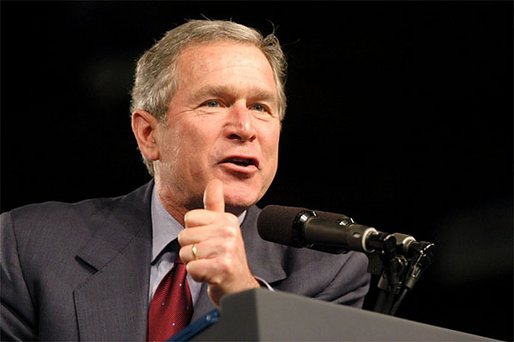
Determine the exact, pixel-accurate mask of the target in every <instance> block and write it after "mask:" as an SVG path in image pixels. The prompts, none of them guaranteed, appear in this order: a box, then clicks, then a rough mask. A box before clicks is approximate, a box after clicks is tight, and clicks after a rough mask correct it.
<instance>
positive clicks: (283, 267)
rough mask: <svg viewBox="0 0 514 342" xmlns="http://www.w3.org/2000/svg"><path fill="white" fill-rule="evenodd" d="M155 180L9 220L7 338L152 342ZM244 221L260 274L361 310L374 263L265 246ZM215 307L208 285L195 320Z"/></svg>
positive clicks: (5, 218)
mask: <svg viewBox="0 0 514 342" xmlns="http://www.w3.org/2000/svg"><path fill="white" fill-rule="evenodd" d="M152 186H153V182H150V183H149V184H147V185H145V186H143V187H141V188H139V189H137V190H135V191H134V192H132V193H130V194H128V195H126V196H123V197H117V198H105V199H92V200H86V201H83V202H80V203H74V204H67V203H59V202H48V203H44V204H36V205H29V206H25V207H22V208H18V209H15V210H12V211H11V212H7V213H3V214H2V215H1V246H0V247H1V257H0V261H1V270H2V273H1V276H2V278H1V298H2V312H1V330H2V338H3V339H9V338H11V337H18V338H20V339H23V340H30V339H37V338H39V339H41V340H79V339H80V340H95V341H96V340H109V341H127V340H139V341H143V340H145V339H146V325H147V312H148V286H149V277H150V275H149V274H150V267H149V266H150V259H151V241H152V236H151V234H152V230H151V217H150V200H151V191H152ZM259 211H260V209H258V208H257V207H256V206H253V207H251V208H250V209H249V210H248V213H247V215H246V218H245V221H244V223H243V224H242V228H241V229H242V232H243V237H244V240H245V244H246V245H245V246H246V251H247V255H248V262H249V264H250V268H251V270H252V272H253V273H254V274H255V275H257V276H259V277H262V278H263V279H265V280H266V281H268V282H269V283H270V284H271V285H272V286H273V287H274V288H275V289H277V290H281V291H288V292H292V293H296V294H300V295H305V296H309V297H313V298H319V299H322V300H326V301H332V302H336V303H342V304H348V305H353V306H361V305H362V303H363V300H364V296H365V295H366V293H367V291H368V288H369V280H370V276H369V274H368V273H367V272H366V269H367V262H368V260H367V257H366V256H365V255H364V254H361V253H354V252H350V253H347V254H336V255H334V254H328V253H322V252H317V251H313V250H308V249H297V248H290V247H286V246H282V245H278V244H274V243H271V242H267V241H264V240H262V239H261V238H260V237H259V236H258V232H257V228H256V222H257V217H258V214H259ZM212 308H213V305H212V303H211V302H210V300H209V298H208V296H207V291H206V288H205V286H204V287H203V288H202V291H201V294H200V297H199V298H198V301H197V303H196V305H195V311H194V316H193V320H195V319H197V318H199V317H200V316H201V315H203V314H205V313H206V312H208V311H209V310H211V309H212Z"/></svg>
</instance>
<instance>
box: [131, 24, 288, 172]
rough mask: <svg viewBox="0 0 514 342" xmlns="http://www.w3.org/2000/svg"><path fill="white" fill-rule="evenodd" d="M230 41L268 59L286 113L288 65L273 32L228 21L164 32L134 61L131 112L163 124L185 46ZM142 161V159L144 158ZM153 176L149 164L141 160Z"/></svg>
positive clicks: (280, 106) (281, 112)
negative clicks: (142, 112) (253, 48)
mask: <svg viewBox="0 0 514 342" xmlns="http://www.w3.org/2000/svg"><path fill="white" fill-rule="evenodd" d="M220 40H233V41H237V42H242V43H246V44H252V45H254V46H256V47H258V48H259V49H260V50H261V51H262V53H263V54H264V55H265V56H266V58H267V59H268V61H269V63H270V65H271V69H272V70H273V75H274V78H275V83H276V85H277V90H278V94H277V96H278V115H279V118H280V120H283V118H284V115H285V110H286V95H285V89H284V88H285V81H286V69H287V62H286V57H285V54H284V52H283V51H282V48H281V46H280V42H279V40H278V38H277V37H276V36H275V34H274V33H270V34H268V35H267V36H265V37H264V36H263V35H262V34H261V33H260V32H258V31H257V30H255V29H253V28H250V27H247V26H244V25H241V24H238V23H235V22H232V21H228V20H208V19H205V20H189V21H187V22H186V23H184V24H182V25H180V26H178V27H176V28H174V29H172V30H170V31H168V32H166V33H165V34H164V36H163V37H162V38H161V39H160V40H159V41H158V42H157V43H155V45H153V46H152V47H151V48H150V49H149V50H147V51H146V52H145V53H144V54H143V55H142V56H141V58H140V59H139V60H138V62H137V66H136V72H135V80H134V86H133V88H132V102H131V108H130V111H131V113H134V111H136V110H138V109H143V110H145V111H147V112H149V113H150V114H152V115H153V116H154V117H155V118H157V119H158V120H159V121H160V122H161V123H164V122H165V121H166V113H167V112H168V104H169V103H170V100H171V98H172V97H173V95H174V94H175V92H176V90H177V86H178V80H177V77H178V76H177V59H178V57H179V55H180V53H181V52H182V51H183V50H184V49H185V48H186V47H188V46H190V45H192V44H196V43H205V42H213V41H220ZM143 158H144V156H143ZM144 162H145V165H146V167H147V169H148V171H149V173H150V174H151V175H153V165H152V162H151V161H149V160H146V159H145V158H144Z"/></svg>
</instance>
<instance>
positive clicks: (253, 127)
mask: <svg viewBox="0 0 514 342" xmlns="http://www.w3.org/2000/svg"><path fill="white" fill-rule="evenodd" d="M177 66H178V69H177V74H178V79H179V83H178V88H177V91H176V93H175V94H174V95H173V97H172V99H171V101H170V104H169V110H168V113H167V119H166V124H160V125H159V127H158V134H157V135H156V136H157V144H158V148H159V158H158V161H157V162H156V163H155V164H154V166H155V168H156V184H157V186H158V191H159V195H160V197H161V199H162V200H163V202H164V205H165V206H166V207H167V208H168V210H170V211H172V212H173V211H175V212H177V211H178V212H179V213H178V214H181V215H183V214H184V213H185V212H186V211H187V210H190V209H193V208H198V207H201V206H202V197H203V191H204V189H205V187H206V185H207V183H208V182H209V181H210V180H212V179H214V178H217V179H219V180H221V181H222V182H223V188H224V198H225V204H226V209H227V211H232V212H234V213H236V214H238V213H240V212H241V211H242V210H244V209H245V208H247V207H248V206H250V205H252V204H255V203H256V202H257V201H258V200H260V199H261V198H262V196H263V195H264V193H265V192H266V191H267V189H268V188H269V186H270V185H271V182H272V181H273V178H274V177H275V174H276V171H277V164H278V146H279V137H280V125H281V124H280V120H279V116H278V98H277V88H276V84H275V81H274V78H273V72H272V69H271V66H270V64H269V62H268V60H267V59H266V57H265V56H264V54H263V53H262V52H261V51H260V50H259V49H258V48H256V47H254V46H252V45H247V44H241V43H237V42H232V41H222V42H215V43H204V44H199V45H198V44H196V45H193V46H190V47H188V48H186V49H185V50H184V51H183V52H182V53H181V55H180V56H179V58H178V63H177Z"/></svg>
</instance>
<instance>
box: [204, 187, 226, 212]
mask: <svg viewBox="0 0 514 342" xmlns="http://www.w3.org/2000/svg"><path fill="white" fill-rule="evenodd" d="M203 206H204V208H205V209H207V210H211V211H216V212H225V197H224V196H223V182H222V181H220V180H219V179H213V180H211V181H210V182H209V183H208V184H207V186H206V187H205V191H204V193H203Z"/></svg>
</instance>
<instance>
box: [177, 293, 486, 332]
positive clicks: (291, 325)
mask: <svg viewBox="0 0 514 342" xmlns="http://www.w3.org/2000/svg"><path fill="white" fill-rule="evenodd" d="M211 316H212V315H211ZM191 326H193V327H194V326H197V327H198V326H202V328H201V329H198V330H200V331H195V332H192V331H189V334H188V335H187V336H189V338H188V340H190V341H466V342H469V341H494V340H492V339H489V338H486V337H482V336H477V335H472V334H468V333H464V332H459V331H455V330H451V329H446V328H441V327H436V326H431V325H428V324H424V323H419V322H414V321H410V320H406V319H402V318H398V317H394V316H389V315H385V314H381V313H376V312H372V311H367V310H363V309H357V308H353V307H348V306H344V305H338V304H334V303H329V302H325V301H321V300H317V299H312V298H308V297H303V296H299V295H295V294H291V293H286V292H280V291H276V292H273V291H269V290H265V289H253V290H248V291H244V292H241V293H237V294H232V295H227V296H225V297H223V298H222V301H221V306H220V315H219V318H218V319H217V320H216V322H214V323H212V324H203V325H202V324H200V325H198V323H197V324H195V323H194V322H193V323H192V324H191ZM187 329H188V328H186V329H185V330H187ZM179 334H180V333H179ZM184 336H185V335H184Z"/></svg>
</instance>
